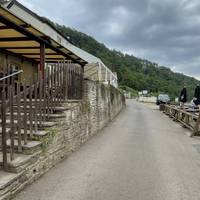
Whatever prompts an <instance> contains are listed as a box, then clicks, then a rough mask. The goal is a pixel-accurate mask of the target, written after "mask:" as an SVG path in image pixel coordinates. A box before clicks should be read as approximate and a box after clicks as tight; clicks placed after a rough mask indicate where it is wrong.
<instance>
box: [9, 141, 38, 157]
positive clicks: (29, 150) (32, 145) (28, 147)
mask: <svg viewBox="0 0 200 200" xmlns="http://www.w3.org/2000/svg"><path fill="white" fill-rule="evenodd" d="M10 145H11V140H10V139H8V140H7V146H8V148H9V147H10ZM41 146H42V142H40V141H32V140H28V142H27V144H24V142H23V141H22V153H23V154H26V155H30V154H33V153H35V152H38V151H40V150H41ZM14 148H15V151H17V152H18V140H17V139H15V140H14ZM20 153H21V152H20Z"/></svg>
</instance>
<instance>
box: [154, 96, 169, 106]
mask: <svg viewBox="0 0 200 200" xmlns="http://www.w3.org/2000/svg"><path fill="white" fill-rule="evenodd" d="M169 102H170V98H169V95H168V94H159V95H158V98H157V102H156V104H157V105H160V104H168V103H169Z"/></svg>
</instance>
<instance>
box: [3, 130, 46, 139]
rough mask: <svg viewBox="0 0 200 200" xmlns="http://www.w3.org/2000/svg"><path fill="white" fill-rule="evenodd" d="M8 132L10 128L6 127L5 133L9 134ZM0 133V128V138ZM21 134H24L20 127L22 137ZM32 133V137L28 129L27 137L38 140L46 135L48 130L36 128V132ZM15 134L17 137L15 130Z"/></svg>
mask: <svg viewBox="0 0 200 200" xmlns="http://www.w3.org/2000/svg"><path fill="white" fill-rule="evenodd" d="M9 132H10V128H6V133H7V134H9ZM1 134H2V129H1V128H0V138H1ZM23 134H24V129H21V135H22V137H23ZM32 134H33V138H31V135H30V130H27V136H28V139H30V138H31V140H34V139H35V140H39V139H40V138H42V137H45V136H47V135H48V134H49V132H48V131H42V130H41V131H40V130H38V131H36V132H35V131H32ZM15 135H16V138H17V132H15Z"/></svg>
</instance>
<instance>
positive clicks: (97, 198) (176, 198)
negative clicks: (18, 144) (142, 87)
mask: <svg viewBox="0 0 200 200" xmlns="http://www.w3.org/2000/svg"><path fill="white" fill-rule="evenodd" d="M188 134H189V131H188V130H187V129H184V128H182V127H181V126H180V124H177V123H175V122H173V121H172V119H170V118H168V117H167V116H165V115H164V114H162V113H161V112H159V111H158V110H156V109H154V107H152V106H149V105H148V106H146V105H144V104H140V103H137V102H135V101H133V100H129V101H128V102H127V108H126V109H125V110H124V111H122V113H121V114H120V115H119V116H118V117H117V118H116V119H115V120H114V121H113V122H112V123H111V124H110V125H109V126H108V127H106V128H105V129H104V130H103V131H101V133H99V134H98V135H97V136H95V137H93V138H92V139H91V140H90V141H89V142H87V143H86V144H85V145H84V146H82V147H81V148H80V149H79V150H78V151H77V152H75V153H73V154H72V155H71V156H70V157H69V158H68V159H66V160H65V161H63V162H62V163H60V164H58V165H57V166H56V167H55V168H53V169H52V170H51V171H50V172H49V173H47V174H45V175H44V176H43V177H42V178H41V179H39V180H38V181H37V182H35V183H34V184H32V185H31V186H29V187H27V188H26V189H25V190H24V191H23V192H22V193H21V194H18V195H17V197H16V200H200V139H198V138H190V137H188Z"/></svg>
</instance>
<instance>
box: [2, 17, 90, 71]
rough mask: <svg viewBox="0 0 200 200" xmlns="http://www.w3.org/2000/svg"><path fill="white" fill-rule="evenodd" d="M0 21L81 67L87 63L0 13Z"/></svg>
mask: <svg viewBox="0 0 200 200" xmlns="http://www.w3.org/2000/svg"><path fill="white" fill-rule="evenodd" d="M0 22H2V23H3V24H5V25H6V26H9V27H11V28H13V29H14V30H16V31H18V32H20V33H22V34H23V35H26V36H27V37H28V38H30V39H32V40H35V41H37V42H38V43H40V44H41V43H44V44H45V45H46V47H47V48H51V49H52V50H54V51H55V52H57V53H59V54H61V55H63V56H65V57H66V58H67V59H70V60H72V61H74V62H75V63H78V64H80V65H81V66H82V67H83V66H84V65H85V64H86V63H87V62H84V63H82V62H79V61H77V60H76V59H75V58H73V57H71V56H69V55H67V54H65V53H64V52H62V51H61V50H60V49H58V48H56V47H54V46H53V45H52V44H50V43H49V42H48V41H46V40H44V39H42V38H41V37H38V36H36V35H34V34H33V33H31V32H30V31H28V30H26V29H25V28H24V27H21V26H18V25H17V24H15V23H14V22H12V21H11V20H10V19H8V18H6V17H5V16H3V15H1V14H0Z"/></svg>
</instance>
